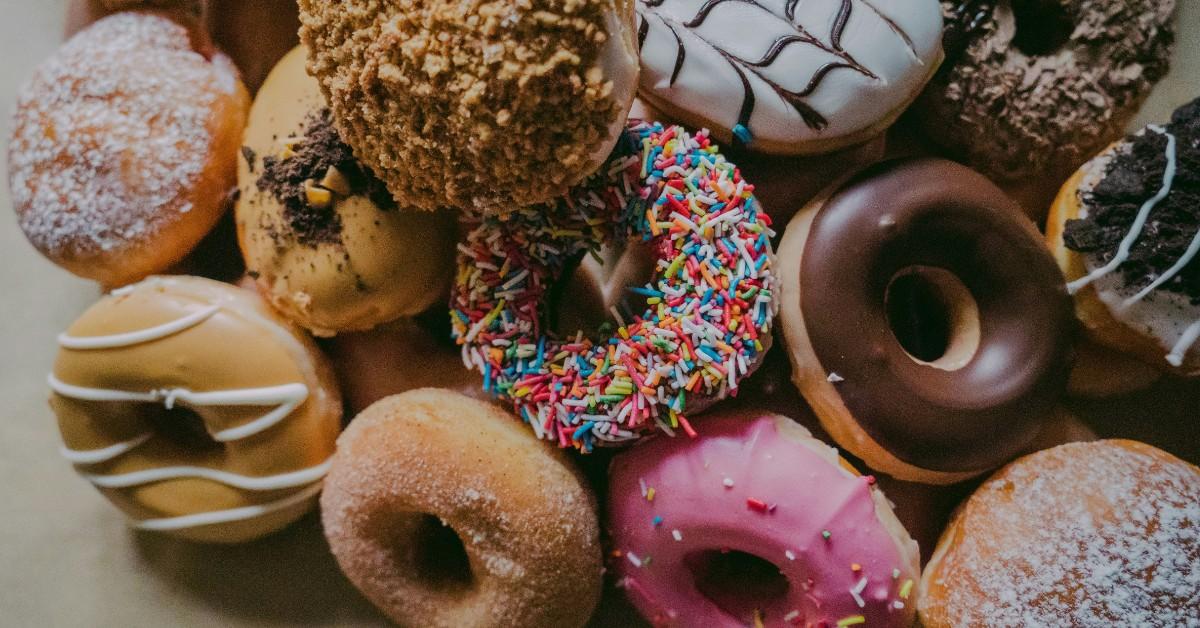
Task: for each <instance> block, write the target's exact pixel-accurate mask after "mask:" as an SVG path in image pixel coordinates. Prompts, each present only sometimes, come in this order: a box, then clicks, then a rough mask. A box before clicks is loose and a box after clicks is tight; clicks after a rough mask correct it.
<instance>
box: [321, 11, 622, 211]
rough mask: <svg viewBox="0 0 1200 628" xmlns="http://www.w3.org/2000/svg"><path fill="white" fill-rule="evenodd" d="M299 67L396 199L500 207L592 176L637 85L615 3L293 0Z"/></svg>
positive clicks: (547, 196)
mask: <svg viewBox="0 0 1200 628" xmlns="http://www.w3.org/2000/svg"><path fill="white" fill-rule="evenodd" d="M300 18H301V23H302V24H303V26H302V28H301V38H302V39H303V41H304V43H305V44H306V45H307V46H308V47H309V48H310V63H309V71H310V72H311V73H312V74H313V75H314V76H316V77H317V79H318V80H319V81H320V82H321V85H322V87H323V89H324V90H325V93H326V94H327V95H328V96H329V104H330V107H331V108H332V109H333V115H334V120H335V122H336V123H337V125H338V128H339V129H340V130H341V132H342V136H343V137H344V138H345V139H346V141H347V142H348V143H349V144H350V146H352V147H353V148H354V153H355V155H357V156H358V157H359V159H362V160H363V163H364V164H366V165H367V166H368V167H369V168H371V169H372V170H374V171H375V173H376V174H377V175H379V176H380V178H382V179H383V180H384V181H385V182H386V183H387V184H388V187H389V188H390V189H391V190H392V192H393V193H394V194H395V196H396V197H397V198H398V199H399V200H400V201H401V203H402V204H404V205H412V206H413V207H417V208H421V209H437V208H441V207H447V206H450V207H457V208H464V209H477V210H499V211H507V210H509V209H511V208H512V207H514V206H524V205H530V204H533V203H542V202H548V201H550V200H551V199H553V198H555V197H557V196H560V195H561V194H563V193H565V192H566V191H567V189H568V188H569V187H570V186H571V185H574V184H576V183H578V182H579V181H581V180H582V179H583V178H584V177H586V176H588V175H590V174H592V172H593V171H594V170H596V168H598V167H599V166H600V164H601V163H603V161H604V159H605V158H606V157H608V153H609V151H611V150H612V147H613V145H614V144H615V143H616V141H617V138H618V136H620V134H621V132H622V131H623V130H624V123H625V116H626V113H627V112H628V111H629V106H630V104H631V103H632V101H633V94H634V91H635V87H636V81H637V69H638V66H637V53H636V51H635V49H634V44H633V9H632V5H631V3H630V2H628V1H627V0H529V1H526V2H511V1H509V0H490V1H487V2H475V3H466V4H464V3H461V2H457V1H452V0H418V1H416V2H403V3H401V2H386V3H384V2H378V1H376V0H351V1H348V2H330V1H329V0H301V2H300Z"/></svg>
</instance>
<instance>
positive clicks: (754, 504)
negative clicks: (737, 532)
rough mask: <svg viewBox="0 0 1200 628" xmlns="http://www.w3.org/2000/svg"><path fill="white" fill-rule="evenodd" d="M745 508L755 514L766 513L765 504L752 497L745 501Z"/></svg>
mask: <svg viewBox="0 0 1200 628" xmlns="http://www.w3.org/2000/svg"><path fill="white" fill-rule="evenodd" d="M746 507H748V508H749V509H750V510H753V511H755V512H763V513H765V512H767V503H766V502H764V501H762V500H758V499H754V498H753V497H750V498H747V499H746Z"/></svg>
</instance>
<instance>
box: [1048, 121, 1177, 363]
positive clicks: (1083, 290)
mask: <svg viewBox="0 0 1200 628" xmlns="http://www.w3.org/2000/svg"><path fill="white" fill-rule="evenodd" d="M1198 200H1200V100H1196V101H1193V102H1191V103H1188V104H1187V105H1184V106H1183V107H1180V108H1179V109H1178V110H1176V111H1175V114H1174V115H1173V116H1172V118H1171V122H1170V123H1169V124H1166V125H1165V126H1158V125H1152V126H1150V127H1147V128H1145V129H1142V130H1141V131H1139V132H1138V133H1136V134H1134V135H1132V136H1130V137H1128V138H1126V139H1125V140H1124V141H1122V142H1120V143H1118V144H1116V145H1114V146H1112V147H1110V148H1109V149H1108V150H1106V151H1105V152H1104V153H1103V154H1101V155H1100V156H1098V157H1096V158H1095V159H1093V160H1092V161H1090V162H1088V163H1087V164H1086V165H1085V166H1084V167H1083V168H1081V169H1080V170H1079V172H1077V173H1076V174H1075V176H1074V177H1072V178H1071V179H1070V180H1069V181H1068V182H1067V183H1066V185H1065V186H1063V189H1062V191H1061V193H1060V194H1059V196H1058V199H1057V200H1056V201H1055V204H1054V207H1053V208H1052V209H1051V211H1050V220H1049V222H1048V227H1047V234H1046V238H1047V240H1048V242H1049V243H1050V247H1051V248H1052V249H1053V250H1054V254H1055V256H1056V257H1057V258H1058V262H1059V265H1060V266H1061V267H1062V269H1063V272H1064V273H1065V274H1066V275H1067V279H1068V280H1069V281H1070V283H1068V284H1067V286H1068V288H1069V289H1070V290H1071V292H1072V293H1074V295H1075V310H1076V313H1077V314H1078V316H1079V319H1080V320H1081V321H1083V326H1084V329H1085V330H1087V332H1088V335H1089V337H1090V338H1091V339H1092V340H1093V341H1095V342H1096V343H1098V344H1100V345H1102V346H1105V347H1108V348H1110V349H1113V350H1116V351H1118V352H1120V353H1122V354H1125V355H1129V356H1132V357H1135V358H1137V359H1139V360H1142V361H1144V362H1146V363H1147V364H1150V365H1152V366H1156V367H1158V368H1160V369H1162V370H1166V371H1174V372H1175V373H1178V374H1181V375H1197V374H1200V343H1198V342H1197V341H1198V339H1200V305H1198V304H1197V303H1198V302H1200V263H1196V262H1195V259H1196V255H1197V253H1198V252H1200V233H1198V232H1197V230H1198V229H1200V220H1198V219H1197V216H1196V207H1197V201H1198Z"/></svg>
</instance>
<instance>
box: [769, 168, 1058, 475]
mask: <svg viewBox="0 0 1200 628" xmlns="http://www.w3.org/2000/svg"><path fill="white" fill-rule="evenodd" d="M779 265H780V271H779V272H780V274H781V276H782V282H783V285H782V294H783V295H784V296H783V301H782V304H781V308H780V311H781V316H782V317H783V332H784V336H785V338H786V341H787V345H788V350H789V355H790V356H791V358H792V364H793V369H794V373H793V380H794V381H795V383H796V385H797V386H798V387H799V388H800V391H801V392H802V393H803V394H804V397H805V398H806V399H807V400H808V402H809V404H811V405H812V406H813V409H814V410H815V411H816V413H817V416H818V417H819V418H820V419H821V424H822V425H823V426H824V427H825V429H826V430H827V431H828V432H829V434H830V435H831V436H833V438H834V439H835V440H836V441H837V442H838V444H840V445H841V446H842V447H845V448H846V449H847V450H849V451H850V452H851V453H853V454H854V455H856V456H858V457H860V458H862V459H863V461H864V462H866V463H867V465H868V466H870V467H872V468H874V469H877V470H879V471H882V472H885V473H888V474H890V475H894V476H896V477H898V478H900V479H905V480H910V481H920V482H929V483H950V482H954V481H957V480H962V479H965V478H967V477H970V476H972V475H977V474H979V473H981V472H983V471H987V470H988V469H991V468H994V467H996V466H999V465H1000V464H1002V463H1004V462H1006V461H1007V460H1009V459H1011V458H1012V457H1013V456H1015V455H1017V454H1018V453H1020V452H1021V451H1022V449H1023V448H1024V447H1025V446H1026V445H1027V444H1028V443H1029V442H1030V441H1031V440H1032V439H1033V438H1034V436H1035V435H1036V434H1037V431H1038V429H1039V426H1040V425H1041V423H1042V422H1043V421H1044V420H1046V418H1047V417H1048V416H1049V415H1050V414H1051V413H1052V411H1053V407H1054V404H1055V402H1056V400H1057V398H1058V397H1059V395H1060V394H1061V392H1062V390H1063V388H1064V386H1065V384H1066V379H1067V372H1068V365H1069V359H1070V355H1071V354H1070V347H1071V344H1072V340H1073V336H1074V321H1073V317H1072V316H1071V302H1070V298H1069V297H1068V296H1067V293H1066V288H1065V286H1064V282H1063V278H1062V274H1061V273H1060V272H1059V270H1058V268H1057V267H1056V266H1055V264H1054V260H1053V259H1052V258H1051V257H1050V256H1049V255H1047V254H1046V250H1045V247H1044V246H1043V245H1041V235H1040V234H1039V233H1038V232H1037V230H1036V229H1035V228H1034V227H1033V225H1032V223H1030V222H1029V221H1028V220H1027V219H1026V218H1025V217H1024V216H1023V215H1022V214H1021V212H1020V209H1019V208H1018V207H1017V206H1016V205H1015V203H1013V202H1012V201H1011V200H1009V199H1008V198H1007V197H1006V196H1005V195H1004V194H1003V193H1002V192H1000V191H999V190H998V189H997V188H996V187H995V186H994V185H992V184H991V183H990V182H988V180H987V179H985V178H984V177H983V176H982V175H980V174H978V173H976V172H974V171H972V170H969V169H967V168H966V167H964V166H960V165H957V164H954V163H952V162H948V161H943V160H938V159H914V160H900V161H891V162H885V163H882V164H879V165H876V166H873V167H871V168H868V169H867V170H865V171H863V172H861V173H858V174H857V175H854V176H853V177H852V178H850V179H849V180H847V181H843V182H841V183H839V184H836V185H835V186H833V188H832V189H831V190H830V191H829V192H827V193H825V194H823V195H822V196H821V197H819V198H818V199H817V200H815V201H813V203H811V204H810V205H809V206H808V207H806V208H805V209H804V210H802V211H801V212H800V213H799V214H797V215H796V217H795V218H793V219H792V222H791V223H789V224H788V227H787V230H786V231H785V232H784V236H783V240H782V242H781V243H780V247H779Z"/></svg>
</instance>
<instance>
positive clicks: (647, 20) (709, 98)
mask: <svg viewBox="0 0 1200 628" xmlns="http://www.w3.org/2000/svg"><path fill="white" fill-rule="evenodd" d="M637 13H638V30H637V40H638V49H639V51H640V53H641V61H642V73H641V77H640V80H639V83H638V89H639V94H640V96H641V97H642V98H644V99H646V100H647V101H648V102H649V103H650V104H652V105H654V106H655V107H658V108H659V109H661V110H662V111H663V112H664V113H665V114H667V116H669V117H673V118H676V119H678V120H680V121H681V122H683V123H684V124H687V125H689V126H692V127H695V128H709V129H712V131H713V136H714V137H716V138H717V139H718V140H719V141H720V142H722V143H732V145H733V146H736V147H739V148H742V147H748V148H750V149H753V150H755V151H760V152H765V153H773V154H785V155H794V154H815V153H828V152H833V151H834V150H837V149H839V148H844V147H847V146H851V145H853V144H859V143H862V142H865V141H866V140H868V139H870V138H872V137H874V136H876V135H879V134H880V133H883V131H885V130H886V129H887V128H888V127H889V126H891V125H892V123H893V122H895V121H896V119H897V118H899V117H900V114H901V113H903V112H904V110H905V109H907V108H908V105H909V104H910V103H912V102H913V100H915V99H916V98H917V95H918V94H920V93H921V88H922V87H924V86H925V83H926V81H928V80H929V79H930V77H931V76H933V72H934V71H935V70H937V68H938V65H940V64H941V61H942V18H941V7H940V5H939V4H938V1H937V0H903V1H897V0H892V1H890V2H867V1H865V0H858V1H855V0H823V1H821V2H797V0H712V1H709V2H692V1H690V0H638V1H637Z"/></svg>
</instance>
